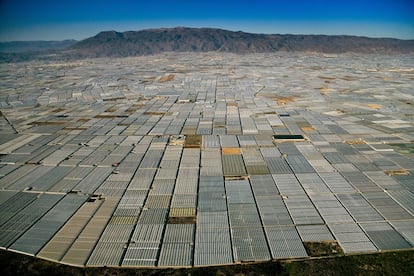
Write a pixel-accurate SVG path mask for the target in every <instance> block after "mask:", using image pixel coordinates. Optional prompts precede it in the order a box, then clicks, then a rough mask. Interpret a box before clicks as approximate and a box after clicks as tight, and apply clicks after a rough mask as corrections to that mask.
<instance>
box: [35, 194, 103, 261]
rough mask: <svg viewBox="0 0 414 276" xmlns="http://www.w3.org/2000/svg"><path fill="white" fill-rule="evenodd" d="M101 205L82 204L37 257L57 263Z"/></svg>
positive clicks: (94, 203) (100, 202)
mask: <svg viewBox="0 0 414 276" xmlns="http://www.w3.org/2000/svg"><path fill="white" fill-rule="evenodd" d="M102 203H103V201H102V200H96V201H94V202H86V203H84V205H83V206H82V207H81V208H79V210H78V211H77V212H76V213H75V214H74V215H73V216H72V217H71V218H70V220H68V221H67V223H66V224H65V225H64V226H63V227H62V228H61V229H60V230H59V232H58V233H57V234H56V235H55V236H54V237H53V238H52V239H51V240H50V241H49V242H48V243H47V244H46V245H45V246H44V247H43V248H42V250H41V251H40V252H39V254H38V255H37V256H39V257H42V258H46V259H52V260H57V261H59V260H60V259H61V258H62V257H63V255H64V254H65V253H66V251H67V250H68V249H69V247H70V246H71V245H72V243H73V242H74V241H75V239H76V238H77V236H78V235H79V234H80V232H81V231H82V230H83V228H84V227H85V226H86V224H87V223H88V222H89V221H90V219H91V218H92V216H93V215H94V213H95V212H96V210H97V209H98V208H99V207H100V206H101V204H102Z"/></svg>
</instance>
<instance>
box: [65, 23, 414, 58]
mask: <svg viewBox="0 0 414 276" xmlns="http://www.w3.org/2000/svg"><path fill="white" fill-rule="evenodd" d="M70 49H71V52H72V53H73V54H77V55H80V56H85V57H124V56H135V55H150V54H157V53H161V52H166V51H179V52H185V51H190V52H206V51H220V52H232V53H239V54H243V53H260V52H274V51H312V52H322V53H345V52H360V53H411V52H414V40H399V39H392V38H368V37H357V36H329V35H280V34H252V33H245V32H241V31H239V32H233V31H227V30H221V29H212V28H184V27H177V28H165V29H148V30H142V31H129V32H123V33H119V32H115V31H106V32H101V33H99V34H97V35H96V36H94V37H91V38H88V39H85V40H83V41H80V42H78V43H76V44H75V45H73V46H72V47H70Z"/></svg>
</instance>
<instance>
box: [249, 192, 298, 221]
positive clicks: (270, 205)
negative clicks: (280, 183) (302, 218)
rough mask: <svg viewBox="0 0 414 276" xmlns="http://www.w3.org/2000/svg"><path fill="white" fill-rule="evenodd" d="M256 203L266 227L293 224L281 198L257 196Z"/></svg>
mask: <svg viewBox="0 0 414 276" xmlns="http://www.w3.org/2000/svg"><path fill="white" fill-rule="evenodd" d="M256 201H257V206H258V209H259V214H260V218H261V220H262V223H263V225H264V226H275V225H291V224H293V221H292V218H291V217H290V215H289V212H288V210H287V209H286V206H285V204H284V203H283V200H282V198H281V197H280V196H279V197H274V196H256Z"/></svg>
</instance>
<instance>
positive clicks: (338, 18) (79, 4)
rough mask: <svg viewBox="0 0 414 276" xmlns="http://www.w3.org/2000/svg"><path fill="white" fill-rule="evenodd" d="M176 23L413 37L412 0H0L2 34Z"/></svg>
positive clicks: (52, 34) (66, 33)
mask: <svg viewBox="0 0 414 276" xmlns="http://www.w3.org/2000/svg"><path fill="white" fill-rule="evenodd" d="M176 26H187V27H215V28H216V27H217V28H222V29H229V30H235V31H238V30H241V31H245V32H253V33H281V34H286V33H291V34H347V35H361V36H369V37H394V38H402V39H414V0H348V1H342V0H330V1H328V0H325V1H323V0H308V1H305V0H284V1H277V0H274V1H262V0H239V1H234V0H232V1H225V0H222V1H217V0H209V1H200V0H194V1H190V0H175V1H174V0H169V1H164V0H157V1H154V0H152V1H140V0H135V1H132V0H117V1H114V0H72V1H66V0H0V41H12V40H62V39H78V40H80V39H84V38H87V37H90V36H93V35H95V34H97V33H98V32H100V31H105V30H116V31H130V30H141V29H147V28H159V27H176Z"/></svg>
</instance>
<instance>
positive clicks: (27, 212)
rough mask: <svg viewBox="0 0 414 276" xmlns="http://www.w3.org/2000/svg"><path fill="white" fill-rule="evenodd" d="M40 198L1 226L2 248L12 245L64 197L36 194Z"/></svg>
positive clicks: (0, 243)
mask: <svg viewBox="0 0 414 276" xmlns="http://www.w3.org/2000/svg"><path fill="white" fill-rule="evenodd" d="M36 195H37V196H38V198H36V200H34V201H32V202H31V203H30V204H28V205H26V207H25V208H23V209H21V210H20V211H19V212H17V213H16V214H15V215H14V216H13V217H12V218H11V219H9V220H8V221H7V222H5V223H3V224H2V225H1V226H0V233H2V235H0V247H3V248H7V247H9V246H10V245H12V244H13V243H14V242H15V241H16V240H17V239H18V238H19V237H20V236H21V235H22V234H23V233H25V231H27V230H28V229H30V227H31V226H32V225H33V224H35V223H36V221H38V220H39V218H41V217H42V216H43V215H44V214H46V213H47V212H48V211H49V210H50V208H52V207H53V206H54V205H55V204H56V203H57V202H58V201H59V200H61V199H62V197H63V195H55V194H53V195H50V194H41V195H40V196H39V194H36Z"/></svg>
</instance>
